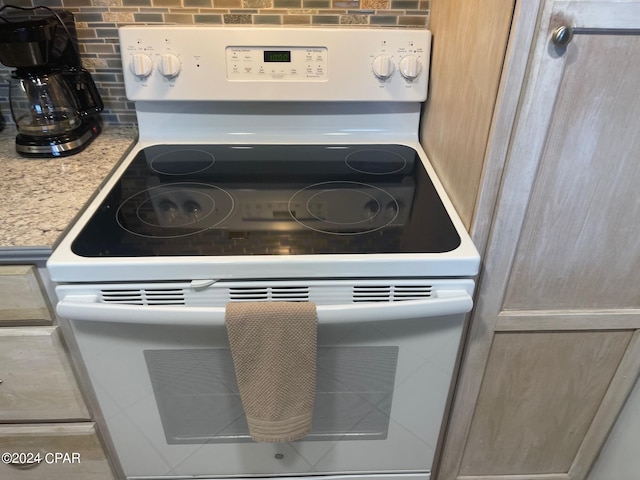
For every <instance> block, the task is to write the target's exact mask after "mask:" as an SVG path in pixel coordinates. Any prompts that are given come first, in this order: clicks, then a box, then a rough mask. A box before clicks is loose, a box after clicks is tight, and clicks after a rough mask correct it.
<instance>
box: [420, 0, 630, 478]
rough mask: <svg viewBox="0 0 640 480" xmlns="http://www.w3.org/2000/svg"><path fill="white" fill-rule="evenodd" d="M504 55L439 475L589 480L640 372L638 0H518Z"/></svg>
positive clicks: (481, 158)
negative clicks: (562, 39)
mask: <svg viewBox="0 0 640 480" xmlns="http://www.w3.org/2000/svg"><path fill="white" fill-rule="evenodd" d="M437 1H438V0H436V1H435V2H434V4H433V7H432V8H433V9H436V8H437V7H438V3H437ZM562 26H567V27H569V28H570V30H571V31H572V33H573V37H572V40H571V41H570V42H569V43H568V44H566V45H558V44H557V43H554V42H553V41H552V38H553V35H554V32H556V30H557V29H558V27H562ZM445 31H446V30H445ZM441 41H444V39H442V40H441ZM437 42H438V38H437V36H436V34H435V32H434V48H436V46H437ZM505 54H506V56H505V59H506V60H505V62H504V64H503V66H502V73H501V75H502V77H501V81H500V86H499V87H498V88H497V89H496V91H495V108H494V110H493V112H492V114H491V115H492V117H491V121H492V126H491V129H490V133H489V135H488V140H487V144H486V146H485V149H484V152H483V153H482V155H478V156H476V157H475V158H471V159H469V161H472V162H473V161H475V162H476V163H480V164H481V165H482V172H483V174H482V175H481V176H480V177H481V178H480V177H479V178H478V183H477V184H476V185H474V187H475V192H476V193H477V195H475V196H473V195H470V194H469V192H466V193H465V195H464V196H461V197H460V199H462V200H461V201H464V202H465V205H466V206H465V208H467V207H468V206H469V205H473V211H474V218H473V220H472V221H471V222H470V223H469V225H470V228H471V231H472V235H473V236H474V239H475V240H476V243H477V244H478V245H479V246H480V248H481V251H482V253H483V270H482V273H481V277H480V279H479V284H478V291H477V298H476V308H475V310H474V313H473V316H472V321H471V323H470V328H469V331H468V336H467V341H466V347H465V351H464V354H463V357H462V361H461V367H460V372H459V378H458V381H457V385H456V390H455V396H454V402H453V405H452V409H451V412H450V416H449V423H448V426H447V431H446V435H445V440H444V443H443V447H442V450H441V451H442V454H441V457H440V461H439V463H438V466H437V467H436V472H435V475H434V477H435V479H436V480H454V479H457V480H472V479H476V480H516V479H517V480H522V479H524V478H526V479H527V480H543V479H544V480H573V479H575V480H583V479H585V478H586V477H587V475H588V472H589V469H590V468H591V466H592V464H593V462H594V460H595V458H596V456H597V454H598V452H599V450H600V448H601V447H602V445H603V443H604V441H605V440H606V438H607V435H608V432H609V431H610V429H611V427H612V425H613V424H614V422H615V420H616V417H617V415H618V413H619V412H620V410H621V408H622V406H623V405H624V401H625V399H626V397H627V396H628V394H629V392H630V391H631V389H632V387H633V385H634V382H635V380H636V378H637V377H638V373H639V372H640V287H638V285H640V195H639V194H638V192H639V190H638V185H640V164H639V163H638V153H637V152H639V151H640V116H639V115H638V112H640V86H639V84H638V78H640V62H638V61H637V60H636V59H638V58H640V2H638V1H637V0H629V1H593V2H591V1H590V2H584V1H554V0H547V1H546V2H544V1H543V2H540V3H539V4H536V3H535V2H523V3H517V2H516V3H515V4H514V13H513V18H512V25H511V29H510V33H509V40H508V43H507V48H506V51H505ZM430 113H431V112H427V115H429V114H430ZM430 122H437V118H435V119H431V120H430ZM423 138H424V142H425V143H427V144H428V143H429V142H431V141H434V140H433V139H431V138H430V137H429V135H428V132H426V131H425V136H424V137H423ZM432 161H434V163H439V164H441V165H442V169H444V170H446V169H447V166H446V160H445V159H444V158H437V159H435V160H433V159H432ZM476 170H477V165H476ZM449 173H450V174H451V179H450V184H451V186H450V187H449V188H453V189H454V190H455V188H457V187H460V188H468V187H469V183H468V181H467V180H465V179H460V180H459V181H458V183H456V173H455V171H454V170H450V171H449ZM453 197H454V198H455V197H456V196H455V195H453ZM470 197H471V198H472V199H471V200H470V199H469V198H470ZM465 198H466V200H464V199H465ZM474 202H475V203H474Z"/></svg>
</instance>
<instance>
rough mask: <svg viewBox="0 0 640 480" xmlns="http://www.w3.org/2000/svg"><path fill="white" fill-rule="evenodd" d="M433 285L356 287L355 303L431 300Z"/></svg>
mask: <svg viewBox="0 0 640 480" xmlns="http://www.w3.org/2000/svg"><path fill="white" fill-rule="evenodd" d="M431 289H432V287H431V285H355V286H354V287H353V301H354V302H402V301H405V300H423V299H425V298H431V296H432V291H431Z"/></svg>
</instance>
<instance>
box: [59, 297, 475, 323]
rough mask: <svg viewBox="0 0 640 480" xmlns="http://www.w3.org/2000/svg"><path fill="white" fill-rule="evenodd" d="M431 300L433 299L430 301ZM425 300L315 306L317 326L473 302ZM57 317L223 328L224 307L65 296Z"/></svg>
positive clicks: (436, 312) (456, 308)
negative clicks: (152, 303) (117, 301)
mask: <svg viewBox="0 0 640 480" xmlns="http://www.w3.org/2000/svg"><path fill="white" fill-rule="evenodd" d="M433 297H435V298H433ZM433 297H432V298H430V299H428V300H405V301H396V302H390V303H377V302H371V303H349V304H343V305H317V313H318V323H320V324H335V323H358V322H376V321H383V320H404V319H409V318H424V317H435V316H442V315H455V314H462V313H467V312H469V311H471V308H472V307H473V300H472V299H471V296H470V295H469V293H468V292H467V291H465V290H439V291H436V292H434V294H433ZM57 312H58V315H60V316H61V317H64V318H67V319H69V320H76V321H87V322H115V323H140V324H148V325H201V326H207V325H208V326H223V325H224V324H225V308H224V307H185V306H179V305H128V304H109V303H100V300H99V297H98V296H97V295H67V296H66V297H64V298H63V299H62V300H61V301H60V302H59V303H58V306H57Z"/></svg>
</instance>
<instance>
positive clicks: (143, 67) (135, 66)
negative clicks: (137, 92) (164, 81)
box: [131, 53, 153, 78]
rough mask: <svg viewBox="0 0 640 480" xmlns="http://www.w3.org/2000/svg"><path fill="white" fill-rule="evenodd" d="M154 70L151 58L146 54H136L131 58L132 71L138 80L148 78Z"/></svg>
mask: <svg viewBox="0 0 640 480" xmlns="http://www.w3.org/2000/svg"><path fill="white" fill-rule="evenodd" d="M152 70H153V62H152V61H151V57H149V55H146V54H144V53H134V54H133V57H131V71H132V72H133V74H134V75H135V76H136V77H138V78H147V77H148V76H149V75H151V71H152Z"/></svg>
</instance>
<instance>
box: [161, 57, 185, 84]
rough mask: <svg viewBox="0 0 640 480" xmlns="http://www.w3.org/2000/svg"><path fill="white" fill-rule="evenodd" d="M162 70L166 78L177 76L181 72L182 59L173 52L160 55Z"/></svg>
mask: <svg viewBox="0 0 640 480" xmlns="http://www.w3.org/2000/svg"><path fill="white" fill-rule="evenodd" d="M160 71H161V72H162V75H164V76H165V77H166V78H175V77H177V76H178V74H179V73H180V59H179V58H178V57H176V56H175V55H174V54H173V53H165V54H164V55H162V56H161V57H160Z"/></svg>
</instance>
